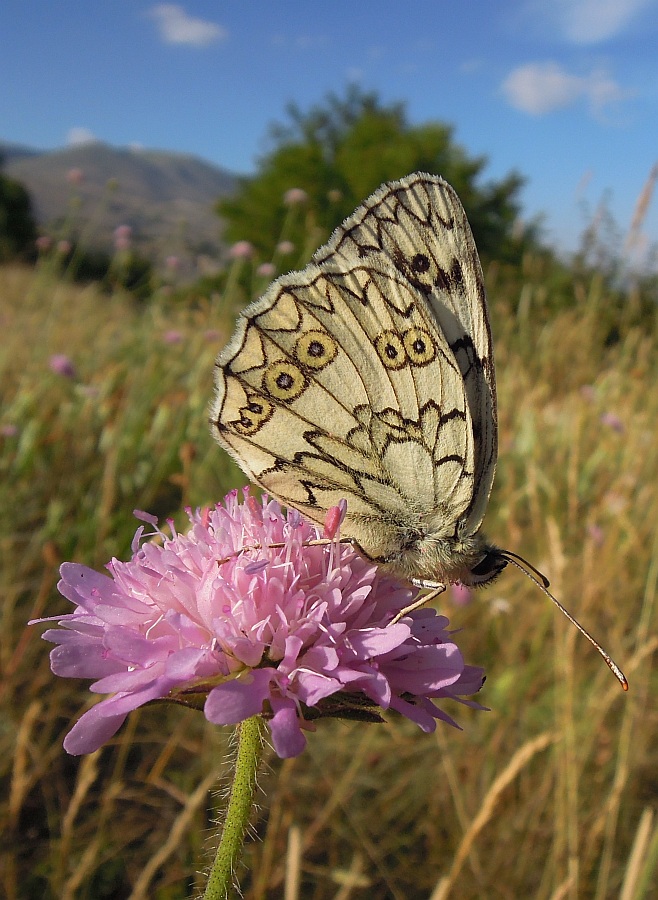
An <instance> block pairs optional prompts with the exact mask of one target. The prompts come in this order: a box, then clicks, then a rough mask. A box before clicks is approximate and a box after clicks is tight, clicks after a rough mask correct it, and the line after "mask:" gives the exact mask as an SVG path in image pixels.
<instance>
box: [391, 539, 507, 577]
mask: <svg viewBox="0 0 658 900" xmlns="http://www.w3.org/2000/svg"><path fill="white" fill-rule="evenodd" d="M385 564H386V565H387V566H389V567H390V568H391V569H392V570H393V571H394V572H396V573H398V574H399V575H404V576H405V577H406V578H409V579H410V580H413V581H417V582H423V583H424V584H425V585H426V586H432V585H436V584H447V583H451V582H456V581H459V582H461V583H462V584H465V585H467V586H469V587H476V586H478V585H481V584H486V583H487V582H489V581H492V580H493V579H494V578H495V577H496V576H497V575H499V574H500V572H502V570H503V569H504V568H505V566H506V565H507V560H506V559H505V558H504V556H503V555H502V554H501V552H500V550H499V549H498V547H496V546H495V545H494V544H491V543H489V541H487V539H486V538H485V537H484V535H482V534H480V533H479V532H478V533H476V534H471V535H467V536H464V537H449V538H448V537H445V536H442V537H437V536H434V535H432V534H431V533H429V534H423V535H419V536H418V537H417V538H416V539H415V540H412V541H411V542H408V543H407V544H406V546H405V549H404V550H403V551H401V552H400V553H394V554H392V555H390V556H389V557H388V558H387V559H386V560H385Z"/></svg>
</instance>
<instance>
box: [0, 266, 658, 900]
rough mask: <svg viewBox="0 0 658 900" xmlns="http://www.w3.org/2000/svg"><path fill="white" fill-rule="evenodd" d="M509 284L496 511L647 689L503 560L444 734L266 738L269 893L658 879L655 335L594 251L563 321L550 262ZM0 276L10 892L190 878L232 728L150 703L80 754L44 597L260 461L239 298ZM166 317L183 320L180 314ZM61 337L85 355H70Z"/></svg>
mask: <svg viewBox="0 0 658 900" xmlns="http://www.w3.org/2000/svg"><path fill="white" fill-rule="evenodd" d="M491 293H492V313H493V318H494V334H495V337H496V349H497V362H498V377H499V405H500V418H501V453H500V463H499V468H498V476H497V481H496V486H495V489H494V494H493V497H492V501H491V507H490V512H489V515H488V519H487V531H488V533H489V535H490V537H491V538H493V539H494V540H496V541H497V542H498V543H500V544H501V545H503V546H505V547H509V548H510V549H513V550H515V551H517V552H520V553H522V554H524V555H525V556H526V557H527V558H528V559H530V560H531V561H532V562H533V563H535V564H536V565H537V566H538V567H539V568H541V569H542V571H544V572H545V573H546V574H547V575H548V576H549V577H550V578H551V581H552V584H553V587H554V590H555V593H556V594H557V595H558V597H560V599H561V600H562V601H563V602H564V603H565V604H566V605H567V606H568V607H569V608H570V609H571V610H572V612H573V613H574V614H575V615H577V616H578V617H579V618H580V619H581V620H582V621H583V623H584V624H586V626H587V627H588V628H590V630H591V631H592V632H593V633H594V634H595V635H596V636H597V637H598V638H599V639H600V640H601V641H602V642H603V643H604V644H605V646H606V647H607V649H608V650H609V651H610V652H611V653H612V654H613V655H614V656H615V657H616V658H617V660H618V662H619V663H620V664H621V665H622V667H623V668H624V669H625V671H626V674H627V675H628V677H629V681H630V683H631V689H630V692H629V693H628V694H627V695H625V694H624V693H623V692H622V691H621V689H620V688H619V686H618V684H617V683H616V682H615V680H614V678H612V676H611V675H610V673H609V672H608V670H607V669H606V667H605V665H603V663H602V662H601V660H600V658H599V657H598V656H597V654H596V653H595V652H594V651H593V650H592V649H591V648H590V647H589V645H587V644H586V643H585V642H584V641H583V639H582V638H581V637H580V636H579V635H578V634H577V633H576V632H575V630H574V629H572V628H571V627H570V626H569V625H568V623H566V621H565V620H563V619H562V618H561V617H559V616H558V614H557V612H556V610H555V609H554V608H553V607H552V605H551V604H550V603H549V602H548V601H547V600H546V598H544V597H543V596H542V595H541V594H540V593H539V592H538V591H537V590H536V589H535V588H534V587H533V586H532V584H531V583H530V582H529V581H527V580H526V579H524V578H522V576H521V575H520V573H517V572H514V571H509V570H508V571H506V572H505V573H504V575H503V576H502V577H501V579H500V580H499V581H498V582H496V584H495V585H494V586H493V587H492V588H491V589H489V590H488V591H483V592H481V593H479V594H478V595H477V597H476V599H475V601H474V602H473V603H472V604H471V605H470V606H468V607H465V608H458V609H452V610H447V612H448V613H449V615H450V616H451V621H452V624H453V626H455V627H460V628H462V629H463V631H462V633H461V634H460V645H461V646H462V648H463V650H464V651H465V654H466V656H467V659H468V661H470V662H473V663H476V664H483V665H485V666H486V667H487V670H488V674H489V678H488V681H487V684H486V685H485V688H484V691H483V693H482V698H481V699H482V701H483V702H484V703H486V704H487V705H488V706H490V707H491V712H488V713H482V712H478V713H476V712H473V711H471V710H466V709H461V708H458V709H456V710H455V711H454V714H455V715H456V717H457V718H458V719H459V721H460V722H461V724H462V725H463V727H464V730H463V732H456V731H453V730H448V729H447V728H444V729H442V730H440V731H439V732H438V734H437V735H436V736H434V737H427V736H425V735H423V734H422V733H421V732H420V731H418V730H417V729H416V728H415V727H414V726H412V725H411V724H410V723H408V722H403V721H400V720H399V719H391V721H390V723H389V724H388V725H386V726H365V725H363V724H361V725H356V724H353V725H348V724H343V723H338V722H329V721H327V722H322V723H320V725H319V728H318V731H317V733H316V734H315V735H313V736H311V740H310V742H309V747H308V750H307V751H306V752H305V753H304V754H303V755H302V756H301V757H299V758H298V759H296V760H289V761H286V762H281V761H280V760H277V759H276V758H275V757H272V756H270V757H269V767H268V769H267V771H266V772H265V773H264V774H263V775H262V777H261V787H262V796H261V810H260V813H259V816H258V817H257V820H256V821H255V823H254V839H253V840H252V841H250V843H249V845H248V848H247V853H246V860H245V861H246V868H245V870H244V872H243V873H242V887H243V890H244V896H245V897H246V898H249V900H257V898H259V900H265V898H274V897H282V896H284V892H285V891H286V890H287V892H288V893H287V894H285V896H289V897H295V896H299V897H304V898H307V897H308V898H311V897H312V898H317V900H322V898H330V897H331V898H333V897H340V898H348V897H349V898H352V897H354V898H361V897H363V898H365V897H368V898H382V900H384V898H387V900H388V898H396V900H398V898H399V900H402V898H427V897H433V898H447V897H454V898H460V900H469V898H482V897H487V898H504V900H511V898H519V897H530V896H531V897H536V898H546V900H549V898H551V900H552V898H561V897H564V898H576V897H577V898H582V897H591V898H597V900H603V898H606V897H613V896H622V897H623V898H624V900H630V898H634V900H638V898H640V897H643V896H647V897H648V896H651V895H655V892H656V890H657V888H658V877H657V876H656V859H657V855H658V829H657V828H656V821H655V807H656V802H657V791H658V781H657V779H656V772H658V758H657V755H658V749H657V748H658V739H657V738H658V733H657V732H658V727H657V726H658V722H657V714H656V707H655V704H654V703H653V701H652V697H653V696H654V694H655V686H656V685H655V676H654V675H653V673H652V669H651V664H652V659H653V654H654V651H655V649H656V646H658V638H657V637H656V610H655V605H656V604H655V599H656V581H657V578H658V541H657V540H656V528H655V521H656V513H657V511H658V497H657V494H658V435H657V433H656V422H657V421H658V393H657V392H656V391H655V389H654V385H655V383H656V379H657V376H658V371H657V370H658V363H657V354H656V351H657V348H656V338H655V335H654V334H653V333H648V332H649V330H650V329H648V328H647V329H645V330H644V331H643V330H642V329H641V328H640V327H631V326H630V325H629V324H628V323H624V322H621V323H620V328H619V333H620V336H621V339H620V340H619V341H618V342H617V343H616V344H614V345H613V346H611V347H606V336H607V335H606V329H607V324H606V322H607V320H608V318H609V316H608V309H607V307H606V302H607V298H606V296H605V292H603V291H602V289H601V288H600V285H598V286H597V283H596V279H592V280H591V282H590V283H587V284H584V285H580V286H576V287H575V288H574V303H573V307H572V308H570V309H567V310H565V311H563V312H561V313H557V314H556V315H555V316H553V317H552V318H549V319H548V320H547V321H544V319H545V317H544V316H540V315H539V314H538V312H537V307H538V305H539V304H540V303H541V302H542V299H543V297H542V294H541V291H540V290H539V289H538V288H536V287H533V285H532V284H531V282H530V281H528V282H527V283H516V284H512V285H511V286H510V285H507V286H506V287H502V286H499V287H496V286H495V284H494V286H493V289H492V292H491ZM0 304H1V311H0V315H1V317H2V325H3V341H2V348H1V350H0V367H1V370H2V371H1V378H2V392H3V401H2V409H1V413H0V427H2V426H7V425H15V426H16V428H17V433H16V434H15V435H14V436H11V435H7V434H6V427H5V431H4V434H5V436H4V437H0V441H2V450H1V452H0V467H1V471H2V482H1V490H2V496H1V499H2V510H3V515H2V531H1V533H0V552H1V554H2V556H1V574H0V579H1V582H0V583H1V586H2V630H1V631H0V664H1V666H2V681H1V690H2V711H3V714H2V723H3V727H2V730H1V732H0V749H1V751H2V755H1V759H2V760H3V761H4V762H3V763H2V764H1V765H2V778H3V782H4V784H5V791H4V796H5V798H6V802H5V803H4V804H3V806H2V809H1V813H0V815H1V817H2V818H1V821H2V829H3V833H4V835H5V841H4V848H3V853H4V862H3V866H2V868H1V871H2V875H1V876H0V877H1V879H2V882H1V883H2V887H1V888H0V893H3V895H4V896H6V897H8V898H10V900H11V898H32V897H34V898H37V897H38V898H44V897H46V898H76V900H77V898H104V897H108V898H109V897H112V898H118V897H121V898H123V897H133V898H137V897H140V898H141V897H144V898H146V897H149V898H151V897H156V898H167V900H169V898H183V897H188V896H192V895H193V894H194V891H195V890H197V891H198V889H199V885H200V880H199V876H198V875H197V874H196V873H198V872H199V871H200V870H202V869H203V867H204V865H206V863H207V861H208V852H209V850H210V846H209V841H210V836H211V834H212V832H211V830H209V829H210V826H211V819H212V817H213V815H216V814H217V810H218V809H221V804H222V800H221V797H219V796H218V795H217V794H216V793H215V791H216V789H217V788H221V785H222V783H223V780H224V779H226V777H227V776H228V774H229V772H230V767H228V765H227V764H226V762H225V758H226V754H227V752H228V751H229V744H230V734H228V733H227V732H226V731H224V730H222V729H218V728H215V727H211V726H209V725H208V724H207V723H206V722H205V721H204V719H203V717H202V716H200V715H198V714H197V713H194V712H193V711H189V710H182V709H178V708H177V709H173V710H171V711H170V710H164V711H163V707H152V708H147V709H144V710H142V711H140V712H138V713H135V714H132V715H131V717H130V719H129V721H128V723H127V725H126V726H125V727H124V729H123V730H122V732H120V734H119V735H118V737H117V738H116V739H115V740H114V741H113V742H112V744H111V746H108V747H107V748H104V749H103V750H102V751H100V752H99V753H97V754H94V755H93V756H90V757H88V758H82V759H73V758H70V757H68V756H67V755H66V754H65V753H64V751H63V750H62V747H61V741H62V738H63V735H64V734H65V733H66V731H67V730H68V728H69V727H70V722H71V720H72V719H74V718H76V717H77V716H78V715H79V714H80V712H81V711H82V710H83V709H84V708H86V705H87V704H88V702H89V695H88V692H87V690H86V687H85V685H83V684H80V685H78V684H76V683H74V682H69V681H64V680H61V679H55V678H54V677H53V676H52V675H51V674H50V671H49V668H48V649H49V646H47V645H45V644H43V643H41V641H40V640H39V629H37V628H29V629H28V628H27V627H26V625H25V623H26V622H27V620H28V619H29V618H31V617H34V616H37V615H52V614H55V613H57V612H62V611H68V610H67V603H66V601H64V600H63V599H62V598H61V597H59V595H58V594H57V592H56V588H55V585H56V582H57V568H58V565H59V563H60V562H61V561H63V560H65V559H70V560H77V561H80V562H85V563H87V564H89V565H93V566H96V567H100V566H102V564H103V563H104V562H105V561H106V560H107V559H109V558H110V557H111V556H112V555H117V556H122V557H125V556H126V555H127V553H128V551H129V543H130V539H131V537H132V533H133V531H134V527H135V523H134V520H133V519H132V518H131V511H132V509H133V508H135V507H138V508H142V509H148V510H150V511H152V512H156V513H157V514H159V515H161V516H163V515H171V514H174V515H175V514H177V513H179V512H180V510H181V508H182V506H183V505H185V504H191V505H197V504H202V503H207V502H212V501H214V500H216V499H218V498H219V497H220V496H222V494H223V493H224V492H225V490H227V489H228V488H229V487H231V486H234V485H238V484H241V483H242V478H241V476H239V475H238V474H237V472H236V470H235V468H233V467H232V466H231V465H229V463H228V461H227V459H226V458H225V457H224V456H223V455H222V454H221V452H220V451H219V449H217V448H216V447H215V446H214V445H213V444H212V442H211V438H210V436H209V435H208V432H207V428H206V424H205V420H206V407H207V404H208V400H209V398H210V395H211V379H212V361H213V357H214V354H215V352H216V350H217V349H218V347H219V346H220V345H221V344H222V341H223V337H224V332H225V330H226V329H227V328H229V327H230V323H228V322H226V321H225V319H226V317H225V315H223V312H222V301H221V300H220V299H218V298H216V299H215V300H214V301H213V302H212V303H210V302H209V303H208V304H206V305H203V304H200V305H198V306H197V308H196V309H194V310H189V309H176V308H172V306H171V305H169V306H165V305H162V304H153V305H151V306H148V307H146V308H143V309H136V308H135V307H134V306H131V304H130V302H129V301H128V300H127V299H125V298H122V297H120V296H112V297H107V296H100V295H98V294H97V293H96V292H95V291H94V290H93V289H91V288H89V289H81V288H75V287H72V286H68V285H61V284H53V283H51V282H49V281H48V280H43V281H41V282H40V281H39V278H38V276H35V275H34V273H31V272H28V271H26V270H21V269H17V268H4V269H0ZM230 306H231V303H230V302H229V300H228V299H227V300H226V308H229V307H230ZM540 322H543V324H539V323H540ZM173 329H175V330H177V331H178V332H179V333H180V335H181V340H180V341H179V342H178V343H168V342H167V341H166V340H165V337H164V336H165V334H166V333H167V331H170V330H173ZM207 329H219V334H217V335H215V336H211V337H210V338H209V337H208V336H207V335H206V331H207ZM53 353H67V354H68V355H69V356H70V357H71V358H72V359H73V360H74V362H75V365H76V367H77V369H78V377H77V379H75V380H70V379H66V378H64V377H62V376H58V375H56V374H54V373H52V372H51V371H50V369H49V366H48V360H49V357H50V355H51V354H53ZM615 417H616V418H615ZM295 885H298V887H297V888H296V889H295V888H294V886H295Z"/></svg>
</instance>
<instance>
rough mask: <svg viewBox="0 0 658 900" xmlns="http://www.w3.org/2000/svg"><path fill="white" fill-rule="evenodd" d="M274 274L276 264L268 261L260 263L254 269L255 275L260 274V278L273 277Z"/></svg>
mask: <svg viewBox="0 0 658 900" xmlns="http://www.w3.org/2000/svg"><path fill="white" fill-rule="evenodd" d="M275 274H276V266H274V265H273V264H272V263H270V262H264V263H261V264H260V265H259V266H258V268H257V269H256V275H260V276H261V278H274V275H275Z"/></svg>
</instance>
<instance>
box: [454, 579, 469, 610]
mask: <svg viewBox="0 0 658 900" xmlns="http://www.w3.org/2000/svg"><path fill="white" fill-rule="evenodd" d="M472 599H473V591H472V590H471V589H470V588H469V587H467V586H466V585H465V584H462V583H461V581H456V582H455V583H454V584H451V585H450V600H451V601H452V603H453V605H454V606H468V604H469V603H470V602H471V600H472Z"/></svg>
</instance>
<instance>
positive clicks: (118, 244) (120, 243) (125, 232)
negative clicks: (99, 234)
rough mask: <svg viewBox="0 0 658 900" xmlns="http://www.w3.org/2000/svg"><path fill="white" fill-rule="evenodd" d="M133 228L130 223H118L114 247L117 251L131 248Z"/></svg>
mask: <svg viewBox="0 0 658 900" xmlns="http://www.w3.org/2000/svg"><path fill="white" fill-rule="evenodd" d="M132 234H133V230H132V228H131V226H130V225H117V227H116V228H115V229H114V249H115V250H117V251H119V252H120V251H122V250H124V251H125V250H130V245H131V243H132Z"/></svg>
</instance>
